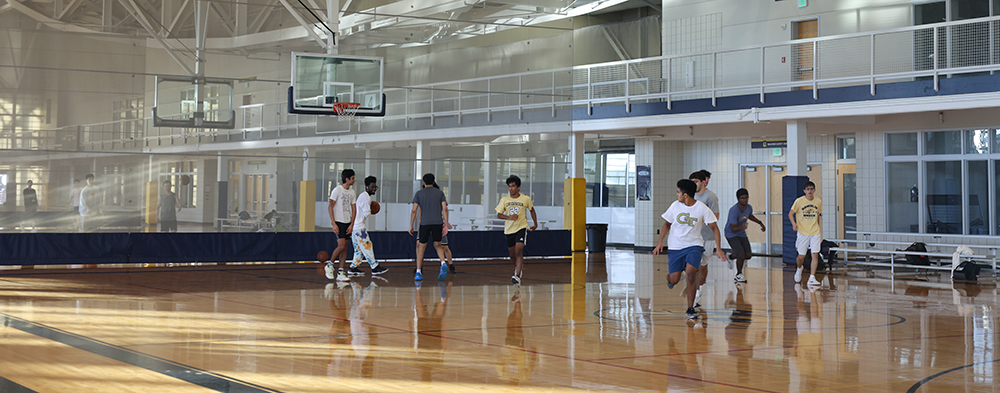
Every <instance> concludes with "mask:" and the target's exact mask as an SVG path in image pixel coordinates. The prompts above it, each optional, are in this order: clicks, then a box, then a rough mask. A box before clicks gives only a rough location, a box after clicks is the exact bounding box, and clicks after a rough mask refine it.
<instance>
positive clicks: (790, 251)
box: [781, 176, 809, 265]
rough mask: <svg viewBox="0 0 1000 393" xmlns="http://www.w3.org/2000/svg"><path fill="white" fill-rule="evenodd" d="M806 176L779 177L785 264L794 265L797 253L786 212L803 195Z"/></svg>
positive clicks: (782, 259) (793, 232)
mask: <svg viewBox="0 0 1000 393" xmlns="http://www.w3.org/2000/svg"><path fill="white" fill-rule="evenodd" d="M807 181H809V177H808V176H785V177H782V178H781V208H782V209H783V210H782V211H781V213H782V214H781V261H782V262H784V263H785V264H786V265H794V264H795V258H796V257H798V255H799V253H798V251H796V250H795V237H796V234H795V230H793V229H792V222H791V221H789V220H788V212H789V211H791V210H792V205H793V204H794V203H795V200H796V199H798V198H799V197H800V196H803V195H805V192H803V191H802V189H803V188H805V185H806V182H807Z"/></svg>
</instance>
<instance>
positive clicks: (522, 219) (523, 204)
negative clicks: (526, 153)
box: [495, 175, 538, 285]
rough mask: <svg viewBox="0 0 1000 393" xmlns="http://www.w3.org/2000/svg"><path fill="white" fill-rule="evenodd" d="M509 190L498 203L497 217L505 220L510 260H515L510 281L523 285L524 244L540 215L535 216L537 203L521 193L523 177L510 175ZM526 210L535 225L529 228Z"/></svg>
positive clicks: (535, 226) (535, 225) (536, 226)
mask: <svg viewBox="0 0 1000 393" xmlns="http://www.w3.org/2000/svg"><path fill="white" fill-rule="evenodd" d="M507 191H508V192H509V193H510V195H508V196H505V197H503V198H501V199H500V203H498V204H497V207H496V209H495V210H496V211H497V218H499V219H501V220H506V221H504V224H503V233H504V235H506V236H507V250H508V251H510V260H511V261H512V262H514V275H513V276H511V277H510V283H511V284H514V285H521V273H522V270H521V268H522V267H523V265H524V244H525V243H526V242H527V238H528V231H529V230H531V231H534V230H535V228H538V217H536V216H535V205H533V204H532V203H531V198H529V197H528V196H527V195H521V178H520V177H517V176H516V175H510V177H508V178H507ZM525 212H530V213H531V222H532V223H533V225H532V226H531V228H528V218H527V217H526V215H525V214H524V213H525Z"/></svg>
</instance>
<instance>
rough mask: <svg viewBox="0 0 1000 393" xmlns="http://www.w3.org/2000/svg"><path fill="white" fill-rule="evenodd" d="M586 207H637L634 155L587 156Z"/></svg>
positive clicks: (598, 154) (606, 154) (623, 153)
mask: <svg viewBox="0 0 1000 393" xmlns="http://www.w3.org/2000/svg"><path fill="white" fill-rule="evenodd" d="M583 162H584V164H583V168H584V177H585V178H586V181H587V206H600V207H634V206H635V202H634V200H635V153H626V152H622V153H587V154H584V159H583Z"/></svg>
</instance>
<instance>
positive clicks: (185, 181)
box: [104, 161, 199, 209]
mask: <svg viewBox="0 0 1000 393" xmlns="http://www.w3.org/2000/svg"><path fill="white" fill-rule="evenodd" d="M164 180H170V184H171V185H173V191H174V193H175V194H177V197H179V198H180V199H181V207H182V208H185V209H190V208H195V207H197V201H198V188H199V185H198V170H197V162H196V161H175V162H165V163H162V164H161V167H160V182H159V183H160V184H159V187H160V189H161V190H162V189H163V181H164ZM104 198H105V200H107V198H108V195H107V192H106V191H105V196H104ZM105 204H108V202H105Z"/></svg>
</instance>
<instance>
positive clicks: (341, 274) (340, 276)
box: [337, 270, 351, 282]
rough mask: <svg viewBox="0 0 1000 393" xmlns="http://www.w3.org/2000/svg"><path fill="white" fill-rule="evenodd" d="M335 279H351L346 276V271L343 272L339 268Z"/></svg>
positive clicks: (341, 280)
mask: <svg viewBox="0 0 1000 393" xmlns="http://www.w3.org/2000/svg"><path fill="white" fill-rule="evenodd" d="M337 281H340V282H344V281H351V279H350V278H347V273H344V271H343V270H341V271H340V273H337Z"/></svg>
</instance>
